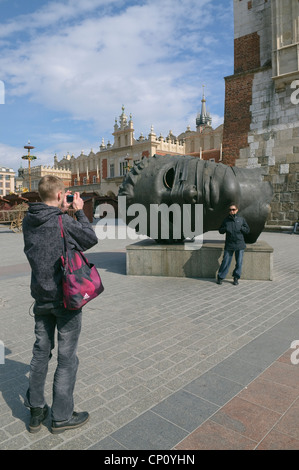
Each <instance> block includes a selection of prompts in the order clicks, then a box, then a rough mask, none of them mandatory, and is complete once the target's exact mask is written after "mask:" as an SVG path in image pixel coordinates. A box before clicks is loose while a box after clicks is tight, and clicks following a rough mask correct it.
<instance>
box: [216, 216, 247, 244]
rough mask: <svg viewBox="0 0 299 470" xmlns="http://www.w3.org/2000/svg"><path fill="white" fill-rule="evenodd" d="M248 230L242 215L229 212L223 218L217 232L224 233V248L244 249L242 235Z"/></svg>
mask: <svg viewBox="0 0 299 470" xmlns="http://www.w3.org/2000/svg"><path fill="white" fill-rule="evenodd" d="M249 232H250V228H249V226H248V224H247V222H246V220H245V219H244V217H241V216H239V215H238V214H236V215H231V214H230V215H229V216H228V217H226V219H224V221H223V222H222V224H221V227H220V229H219V233H222V234H223V233H225V234H226V238H225V246H224V249H225V250H228V251H236V250H245V248H246V244H245V241H244V235H246V234H247V233H249Z"/></svg>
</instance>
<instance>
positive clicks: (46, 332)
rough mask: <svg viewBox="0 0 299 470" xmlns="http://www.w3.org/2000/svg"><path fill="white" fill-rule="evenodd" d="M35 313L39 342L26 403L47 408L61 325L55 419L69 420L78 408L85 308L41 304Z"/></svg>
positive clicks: (55, 390) (35, 350) (55, 393)
mask: <svg viewBox="0 0 299 470" xmlns="http://www.w3.org/2000/svg"><path fill="white" fill-rule="evenodd" d="M35 307H36V304H35ZM37 312H38V313H37ZM34 313H35V336H36V341H35V343H34V346H33V357H32V360H31V363H30V375H29V388H28V391H27V395H26V399H25V405H26V406H28V407H30V408H43V407H44V406H45V404H46V401H45V396H44V388H45V382H46V377H47V372H48V363H49V360H50V359H51V357H52V352H51V351H52V349H54V346H55V342H54V337H55V330H56V328H57V341H58V353H57V367H56V371H55V375H54V381H53V401H52V407H51V411H52V420H53V421H65V420H69V419H70V418H71V416H72V414H73V411H74V402H73V392H74V387H75V382H76V375H77V370H78V365H79V360H78V357H77V347H78V340H79V336H80V332H81V322H82V310H76V311H70V310H66V309H64V308H63V306H59V307H56V308H51V309H42V308H41V307H40V306H38V307H37V308H35V309H34Z"/></svg>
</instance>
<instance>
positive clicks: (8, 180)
mask: <svg viewBox="0 0 299 470" xmlns="http://www.w3.org/2000/svg"><path fill="white" fill-rule="evenodd" d="M14 189H15V172H14V170H12V169H11V168H5V167H0V196H6V195H7V194H9V193H13V192H14Z"/></svg>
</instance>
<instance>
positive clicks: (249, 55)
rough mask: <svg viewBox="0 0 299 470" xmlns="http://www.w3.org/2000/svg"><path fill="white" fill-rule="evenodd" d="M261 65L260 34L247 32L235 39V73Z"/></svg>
mask: <svg viewBox="0 0 299 470" xmlns="http://www.w3.org/2000/svg"><path fill="white" fill-rule="evenodd" d="M259 66H260V36H259V35H258V34H257V33H252V34H247V35H246V36H242V37H240V38H237V39H235V41H234V73H241V72H248V71H250V70H253V69H256V68H258V67H259Z"/></svg>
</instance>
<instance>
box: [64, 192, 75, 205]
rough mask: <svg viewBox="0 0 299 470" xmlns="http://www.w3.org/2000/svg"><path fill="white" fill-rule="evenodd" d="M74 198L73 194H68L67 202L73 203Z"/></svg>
mask: <svg viewBox="0 0 299 470" xmlns="http://www.w3.org/2000/svg"><path fill="white" fill-rule="evenodd" d="M73 200H74V196H73V194H67V196H66V202H67V203H68V204H71V203H72V202H73Z"/></svg>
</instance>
